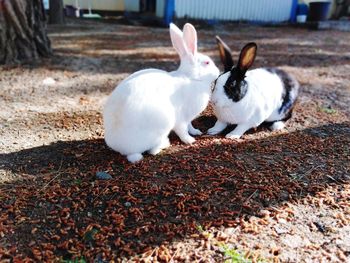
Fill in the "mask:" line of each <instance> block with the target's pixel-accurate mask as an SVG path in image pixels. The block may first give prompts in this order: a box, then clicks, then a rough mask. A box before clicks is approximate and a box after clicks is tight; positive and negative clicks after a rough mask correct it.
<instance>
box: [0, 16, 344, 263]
mask: <svg viewBox="0 0 350 263" xmlns="http://www.w3.org/2000/svg"><path fill="white" fill-rule="evenodd" d="M202 30H203V31H200V32H201V33H200V35H199V41H200V47H201V49H202V50H204V51H206V53H208V54H211V56H213V57H214V56H216V58H215V59H216V61H218V58H217V55H216V53H215V52H216V51H215V46H213V45H214V44H213V43H214V41H212V40H213V36H214V35H215V34H216V33H218V32H217V31H219V33H220V34H221V35H223V36H224V37H223V38H224V39H230V35H231V34H232V36H231V41H232V43H231V44H232V48H233V49H234V50H236V51H237V50H238V47H239V46H241V43H243V42H247V41H249V40H251V39H252V38H255V39H257V41H259V40H261V45H262V47H261V48H260V49H259V50H260V53H259V58H258V61H257V65H258V66H259V65H260V66H261V65H263V64H268V65H271V66H275V65H279V66H282V67H285V68H286V69H287V70H289V71H291V72H293V73H294V74H295V75H296V76H297V77H298V79H299V81H300V82H301V83H302V84H303V90H302V93H301V97H300V100H299V102H298V105H297V107H296V112H295V116H294V117H293V118H292V119H291V121H290V122H289V124H288V127H287V130H285V131H281V132H274V133H271V132H269V131H268V130H267V129H266V128H265V127H260V128H259V129H257V130H256V131H250V132H249V133H248V134H247V135H245V136H244V137H243V139H241V140H239V141H232V140H228V139H225V138H224V137H223V136H215V137H210V136H201V137H199V138H198V139H197V142H196V143H195V144H194V145H193V146H187V145H183V144H182V143H181V142H180V141H179V140H178V138H177V137H176V136H175V135H173V134H172V135H171V136H170V138H171V142H172V146H171V147H170V148H169V149H167V150H165V151H164V152H162V153H161V154H159V155H157V156H155V157H154V156H145V159H144V160H143V161H142V162H141V163H137V164H130V163H128V162H127V161H126V159H125V158H124V157H122V156H121V155H119V154H117V153H115V152H113V151H111V150H110V149H108V148H107V146H106V145H105V143H104V141H103V131H102V124H101V123H102V121H101V114H100V112H101V111H100V109H101V105H102V102H101V101H100V99H103V98H105V97H106V96H107V95H108V94H109V93H110V91H111V90H112V89H113V87H114V86H115V85H116V84H117V83H118V81H120V80H121V79H122V78H123V77H124V76H125V75H126V74H128V73H130V72H132V71H134V70H137V69H139V68H140V67H141V68H142V67H147V66H154V67H161V68H162V67H165V68H168V69H171V68H174V66H175V65H176V64H174V62H173V61H172V60H174V59H175V56H174V52H173V51H171V50H170V47H169V45H170V43H168V42H169V40H168V34H167V30H166V29H160V28H152V29H149V28H146V27H128V26H123V25H114V24H100V23H97V24H94V22H89V23H87V24H86V25H85V24H79V23H78V22H74V23H73V24H72V25H69V26H68V27H66V28H51V29H50V32H51V38H52V41H53V46H54V48H55V51H56V56H55V57H54V58H53V59H51V60H48V61H44V62H43V63H42V64H38V65H36V66H35V67H34V68H33V67H31V66H29V67H26V66H24V67H15V68H10V69H9V68H3V72H2V73H1V74H2V79H0V82H2V83H3V84H4V87H5V88H4V90H3V91H2V94H0V95H1V96H0V98H1V100H3V101H4V102H7V103H8V104H7V105H5V106H4V105H3V106H1V107H0V109H1V110H4V111H6V112H7V113H6V112H5V113H3V115H1V116H0V117H1V120H2V122H1V123H0V124H1V127H3V128H4V129H3V131H1V132H0V135H1V139H3V143H2V144H0V147H1V148H0V149H1V152H3V153H1V154H0V171H1V173H0V177H1V180H0V237H1V239H0V261H1V262H19V261H28V262H30V261H60V260H73V259H84V260H86V261H89V262H90V261H93V260H97V261H99V262H102V260H110V259H115V260H116V261H123V260H124V261H142V260H143V261H144V262H148V261H151V260H153V261H154V262H156V261H160V262H170V261H179V262H183V261H187V262H194V261H198V262H199V261H201V260H202V261H217V262H222V261H224V259H225V255H224V253H223V248H222V247H223V246H222V244H227V245H229V246H231V247H233V248H235V249H237V250H238V251H240V252H241V253H242V254H247V257H248V258H250V259H251V260H252V261H254V260H255V261H256V260H258V258H262V259H264V260H274V261H276V262H278V261H290V262H297V261H299V259H301V261H303V260H311V261H318V260H319V259H320V258H323V259H326V260H329V261H334V262H337V261H339V262H340V261H343V260H345V261H346V260H350V248H349V243H347V241H348V238H347V236H348V233H350V227H349V226H350V209H349V207H350V206H349V205H350V198H349V196H350V195H349V194H350V185H349V180H350V176H349V174H350V155H349V148H350V147H349V145H350V136H349V135H350V120H349V116H350V115H349V109H348V105H349V104H347V103H348V102H349V97H348V96H349V87H350V86H349V85H348V84H349V80H350V77H349V75H347V74H348V71H347V70H346V69H349V68H350V62H349V53H346V52H349V50H350V49H349V47H350V46H349V45H350V44H349V43H350V41H349V40H350V34H349V33H343V32H333V31H329V32H319V31H317V32H316V31H314V32H310V31H307V30H304V29H293V28H256V27H237V26H234V25H226V26H223V25H221V26H218V27H216V28H209V29H202ZM150 31H151V32H150ZM96 32H98V34H97V36H98V37H96V38H94V35H95V34H96ZM83 33H86V35H79V34H83ZM129 33H130V34H132V35H130V37H126V36H129ZM308 34H309V35H308ZM150 35H151V36H156V37H157V41H159V43H158V42H156V43H155V42H154V38H153V37H150ZM337 37H343V40H339V38H337ZM112 40H113V41H112ZM228 42H230V41H228ZM113 43H115V45H116V46H113V45H114V44H113ZM75 45H80V48H76V47H75ZM157 45H159V46H160V47H159V48H156V46H157ZM163 45H167V48H166V49H162V48H161V46H163ZM111 46H113V47H111ZM311 47H312V49H311ZM123 50H124V51H125V54H124V53H118V52H120V51H123ZM139 50H140V51H139ZM107 51H108V52H107ZM267 51H268V52H267ZM93 52H95V53H93ZM104 52H105V53H106V55H104V54H105V53H104ZM113 52H116V53H113ZM340 52H343V55H341V54H340ZM344 52H345V53H344ZM107 53H108V55H107ZM277 53H278V55H277ZM283 54H286V55H283ZM286 65H288V66H286ZM344 67H345V69H344ZM47 76H52V77H53V78H54V79H55V80H56V81H57V82H58V84H57V85H56V86H54V87H47V86H44V85H42V84H40V83H41V81H42V80H43V79H44V78H45V77H47ZM30 88H31V89H30ZM214 122H215V117H213V114H212V112H211V109H210V107H209V108H208V110H207V111H206V112H204V113H203V114H202V116H201V117H199V118H198V119H197V120H196V121H195V122H194V125H195V126H196V127H199V128H200V129H201V130H203V131H205V130H207V129H208V128H209V127H211V126H212V125H213V124H214ZM99 171H105V172H107V173H108V174H110V175H111V176H112V179H110V180H97V179H96V172H99ZM320 211H323V212H322V213H323V215H322V216H321V215H319V214H318V213H320ZM315 215H317V217H316V218H314V216H315ZM310 218H312V219H310ZM309 219H310V220H312V221H310V222H309V221H308V220H309ZM333 223H335V224H333ZM304 226H305V230H304V228H303V227H304ZM200 229H204V231H205V232H203V231H202V230H200ZM306 238H308V241H307V242H306V241H305V240H306ZM300 240H301V241H300ZM327 240H328V241H327ZM337 240H338V241H339V242H338V241H337ZM287 241H288V242H291V243H288V242H287ZM333 241H334V242H335V243H332V242H333ZM293 242H294V243H293ZM327 242H328V243H327ZM337 242H338V243H337ZM341 242H343V243H341ZM299 248H300V250H298V249H299ZM296 250H297V251H298V253H299V254H298V255H296V254H293V251H296Z"/></svg>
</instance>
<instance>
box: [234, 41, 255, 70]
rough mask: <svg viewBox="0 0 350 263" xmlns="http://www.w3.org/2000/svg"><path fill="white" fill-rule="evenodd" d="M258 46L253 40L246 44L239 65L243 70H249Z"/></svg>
mask: <svg viewBox="0 0 350 263" xmlns="http://www.w3.org/2000/svg"><path fill="white" fill-rule="evenodd" d="M257 49H258V47H257V45H256V44H255V43H253V42H251V43H248V44H247V45H245V46H244V47H243V49H242V51H241V54H240V56H239V61H238V66H239V68H240V69H242V70H243V71H247V70H248V69H249V68H250V67H251V66H252V65H253V63H254V60H255V57H256V51H257Z"/></svg>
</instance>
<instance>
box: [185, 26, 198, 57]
mask: <svg viewBox="0 0 350 263" xmlns="http://www.w3.org/2000/svg"><path fill="white" fill-rule="evenodd" d="M183 32H184V33H183V39H184V41H185V44H186V46H187V48H188V51H189V52H190V53H191V54H192V55H193V56H195V55H196V54H197V31H196V29H195V28H194V26H193V25H191V24H190V23H186V24H185V25H184V28H183Z"/></svg>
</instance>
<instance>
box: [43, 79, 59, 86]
mask: <svg viewBox="0 0 350 263" xmlns="http://www.w3.org/2000/svg"><path fill="white" fill-rule="evenodd" d="M55 83H56V80H54V79H53V78H51V77H48V78H46V79H44V80H43V84H44V85H46V86H53V85H55Z"/></svg>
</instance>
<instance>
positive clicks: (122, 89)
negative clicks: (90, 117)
mask: <svg viewBox="0 0 350 263" xmlns="http://www.w3.org/2000/svg"><path fill="white" fill-rule="evenodd" d="M170 35H171V40H172V43H173V46H174V48H175V49H176V51H177V52H178V54H179V56H180V58H181V63H180V66H179V68H178V70H176V71H173V72H166V71H163V70H158V69H145V70H141V71H138V72H135V73H134V74H132V75H130V76H129V77H128V78H126V79H125V80H123V81H122V82H121V83H120V84H119V85H118V86H117V88H116V89H115V90H114V91H113V92H112V94H111V95H110V97H109V98H108V100H107V102H106V105H105V108H104V113H103V119H104V127H105V141H106V143H107V145H108V146H109V147H111V148H112V149H113V150H115V151H117V152H120V153H121V154H123V155H126V156H127V159H128V160H129V161H130V162H136V161H140V160H141V159H142V153H143V152H145V151H149V152H150V153H151V154H157V153H159V152H160V151H161V150H162V149H164V148H166V147H168V146H169V145H170V143H169V139H168V135H169V133H170V131H171V130H173V131H175V133H176V134H177V135H178V136H179V137H180V139H181V140H182V141H183V142H184V143H193V142H194V141H195V139H194V138H193V137H192V136H190V135H189V132H190V133H191V134H193V135H197V134H201V132H200V131H199V130H197V129H194V128H193V126H192V124H191V121H192V120H193V119H194V118H195V117H196V116H198V115H199V114H200V113H201V112H202V111H203V110H204V109H205V108H206V106H207V104H208V102H209V98H210V93H211V91H210V84H211V82H212V81H214V79H215V78H216V77H217V76H218V75H219V70H218V68H217V67H216V66H215V64H214V63H213V61H212V60H211V59H210V58H209V57H207V56H205V55H202V54H199V53H197V35H196V31H195V29H194V27H193V26H192V25H190V24H186V25H185V26H184V30H183V33H182V32H181V30H180V29H178V28H177V27H176V26H175V25H174V24H171V25H170ZM205 62H209V64H206V63H205Z"/></svg>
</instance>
